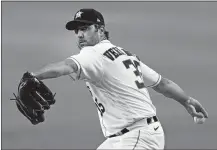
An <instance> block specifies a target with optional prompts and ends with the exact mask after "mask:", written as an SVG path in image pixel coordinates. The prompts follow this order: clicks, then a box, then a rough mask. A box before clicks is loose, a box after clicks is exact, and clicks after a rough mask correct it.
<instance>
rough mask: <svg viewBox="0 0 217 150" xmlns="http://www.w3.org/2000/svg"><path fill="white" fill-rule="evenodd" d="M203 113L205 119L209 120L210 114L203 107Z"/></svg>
mask: <svg viewBox="0 0 217 150" xmlns="http://www.w3.org/2000/svg"><path fill="white" fill-rule="evenodd" d="M201 112H202V114H203V115H204V117H205V118H208V113H207V111H206V110H205V109H204V108H203V107H201Z"/></svg>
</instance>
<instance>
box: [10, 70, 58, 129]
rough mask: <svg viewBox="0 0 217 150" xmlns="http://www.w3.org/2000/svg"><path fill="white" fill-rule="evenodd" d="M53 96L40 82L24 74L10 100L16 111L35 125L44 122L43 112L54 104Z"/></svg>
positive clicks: (30, 75)
mask: <svg viewBox="0 0 217 150" xmlns="http://www.w3.org/2000/svg"><path fill="white" fill-rule="evenodd" d="M13 94H14V93H13ZM55 94H56V93H55ZM55 94H53V93H52V92H51V90H50V89H49V88H48V87H47V86H46V85H45V84H44V83H43V82H42V81H40V80H38V79H37V78H36V77H35V76H33V75H32V74H31V73H29V72H26V73H24V74H23V77H22V79H21V80H20V83H19V85H18V93H17V95H15V94H14V96H15V99H11V100H15V101H16V106H17V108H18V110H19V111H20V112H21V113H22V114H23V115H24V116H25V117H26V118H27V119H29V120H30V121H31V123H32V124H33V125H36V124H38V123H40V122H43V121H44V120H45V118H44V112H45V110H48V109H50V105H53V104H54V103H55V99H54V96H55Z"/></svg>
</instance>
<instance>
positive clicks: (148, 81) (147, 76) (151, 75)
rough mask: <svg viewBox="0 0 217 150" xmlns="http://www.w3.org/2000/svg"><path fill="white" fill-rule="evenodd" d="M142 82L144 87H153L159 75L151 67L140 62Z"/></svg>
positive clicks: (156, 83)
mask: <svg viewBox="0 0 217 150" xmlns="http://www.w3.org/2000/svg"><path fill="white" fill-rule="evenodd" d="M140 66H141V71H142V76H143V82H144V84H145V86H146V87H154V86H156V85H158V84H159V82H160V81H161V75H160V74H158V73H157V72H155V71H154V70H153V69H151V68H150V67H148V66H147V65H145V64H144V63H142V62H140Z"/></svg>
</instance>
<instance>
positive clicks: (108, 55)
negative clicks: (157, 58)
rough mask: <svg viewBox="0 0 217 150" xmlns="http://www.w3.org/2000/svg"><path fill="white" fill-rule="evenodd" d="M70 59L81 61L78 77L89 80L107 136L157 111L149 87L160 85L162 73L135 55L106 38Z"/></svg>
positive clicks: (153, 114) (88, 85)
mask: <svg viewBox="0 0 217 150" xmlns="http://www.w3.org/2000/svg"><path fill="white" fill-rule="evenodd" d="M69 59H73V60H74V61H75V62H76V64H77V65H78V71H77V73H76V78H77V79H78V80H84V81H86V85H87V87H88V88H89V90H90V93H91V95H92V97H93V100H94V103H95V104H96V106H97V109H98V114H99V119H100V123H101V127H102V131H103V133H104V136H105V137H108V136H109V135H112V134H115V133H117V132H119V131H120V130H122V129H123V128H125V127H127V126H129V125H131V124H132V123H134V122H135V121H137V120H140V119H142V118H145V117H150V116H155V115H156V109H155V107H154V105H153V104H152V101H151V99H150V96H149V93H148V91H147V87H151V86H155V85H157V84H158V83H159V82H160V80H161V76H160V75H159V74H158V73H156V72H155V71H154V70H152V69H151V68H149V67H148V66H146V65H145V64H144V63H142V62H141V61H140V60H139V59H138V58H137V57H136V56H135V55H132V54H131V53H129V52H128V51H125V50H124V49H123V48H120V47H117V46H115V45H113V44H111V42H110V41H108V40H103V41H101V42H100V43H98V44H97V45H95V46H88V47H84V48H83V49H82V50H81V51H80V53H79V54H77V55H73V56H71V57H69Z"/></svg>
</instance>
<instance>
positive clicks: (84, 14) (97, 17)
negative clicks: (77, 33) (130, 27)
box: [66, 8, 105, 30]
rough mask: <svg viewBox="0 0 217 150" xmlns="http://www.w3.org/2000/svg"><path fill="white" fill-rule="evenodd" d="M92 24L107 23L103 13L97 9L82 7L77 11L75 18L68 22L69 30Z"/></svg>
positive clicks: (67, 27)
mask: <svg viewBox="0 0 217 150" xmlns="http://www.w3.org/2000/svg"><path fill="white" fill-rule="evenodd" d="M86 24H88V25H91V24H99V25H105V23H104V18H103V16H102V14H101V13H100V12H98V11H96V10H95V9H85V8H83V9H80V10H79V11H77V12H76V14H75V16H74V20H72V21H69V22H68V23H67V24H66V29H67V30H75V29H76V28H78V27H79V26H83V25H86Z"/></svg>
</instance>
